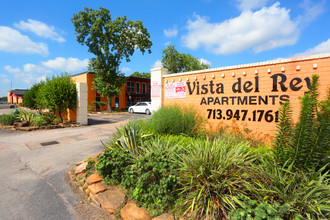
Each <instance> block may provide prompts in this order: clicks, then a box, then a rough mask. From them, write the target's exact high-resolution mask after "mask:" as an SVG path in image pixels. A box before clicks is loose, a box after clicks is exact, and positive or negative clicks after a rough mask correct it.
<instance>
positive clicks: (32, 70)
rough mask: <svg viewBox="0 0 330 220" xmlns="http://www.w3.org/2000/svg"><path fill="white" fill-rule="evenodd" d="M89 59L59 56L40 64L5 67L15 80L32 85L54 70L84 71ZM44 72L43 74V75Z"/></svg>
mask: <svg viewBox="0 0 330 220" xmlns="http://www.w3.org/2000/svg"><path fill="white" fill-rule="evenodd" d="M87 65H88V59H84V60H80V59H78V58H72V57H70V58H67V59H66V58H63V57H57V58H56V59H54V60H48V61H45V62H41V63H40V64H32V63H27V64H25V65H23V67H22V68H19V67H17V68H13V67H11V66H5V67H4V69H5V70H6V71H7V72H9V73H11V74H13V75H14V77H15V80H17V81H21V82H24V83H25V84H27V86H28V87H29V86H31V85H32V84H34V83H36V82H40V81H41V80H45V79H46V77H47V74H49V73H53V71H54V70H59V71H60V72H64V71H65V72H69V73H70V72H73V71H82V70H84V69H85V68H87ZM41 74H42V75H41Z"/></svg>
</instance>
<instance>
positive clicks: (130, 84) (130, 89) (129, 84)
mask: <svg viewBox="0 0 330 220" xmlns="http://www.w3.org/2000/svg"><path fill="white" fill-rule="evenodd" d="M134 84H135V83H134V82H127V88H126V90H127V92H128V93H134Z"/></svg>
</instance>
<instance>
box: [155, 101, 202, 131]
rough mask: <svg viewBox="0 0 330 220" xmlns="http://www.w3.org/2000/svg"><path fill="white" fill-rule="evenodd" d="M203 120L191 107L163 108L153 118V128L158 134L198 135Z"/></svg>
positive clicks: (174, 106)
mask: <svg viewBox="0 0 330 220" xmlns="http://www.w3.org/2000/svg"><path fill="white" fill-rule="evenodd" d="M202 125H203V119H202V117H201V116H200V115H198V113H197V111H196V110H194V109H193V108H191V107H180V106H178V105H173V106H163V107H161V108H160V109H159V110H158V111H156V112H155V113H154V114H153V116H152V118H151V126H152V128H153V130H154V131H155V133H158V134H173V135H180V134H184V135H187V136H195V135H197V133H198V131H199V129H201V127H202Z"/></svg>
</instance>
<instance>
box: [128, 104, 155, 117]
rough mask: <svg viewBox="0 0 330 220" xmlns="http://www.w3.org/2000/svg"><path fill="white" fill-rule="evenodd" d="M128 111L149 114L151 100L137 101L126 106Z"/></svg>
mask: <svg viewBox="0 0 330 220" xmlns="http://www.w3.org/2000/svg"><path fill="white" fill-rule="evenodd" d="M128 111H129V112H130V113H146V114H147V115H150V114H151V102H138V103H136V104H135V105H132V106H131V107H129V108H128Z"/></svg>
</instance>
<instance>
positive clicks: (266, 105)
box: [162, 54, 330, 134]
mask: <svg viewBox="0 0 330 220" xmlns="http://www.w3.org/2000/svg"><path fill="white" fill-rule="evenodd" d="M313 74H317V75H318V76H319V82H320V86H319V93H320V98H321V99H323V98H324V97H325V96H326V91H327V87H329V86H330V84H329V83H330V54H326V55H323V56H321V57H320V56H318V57H307V58H306V57H305V58H293V59H286V60H279V61H269V62H264V63H258V64H246V65H240V66H232V67H223V68H218V69H210V70H204V71H199V72H191V73H182V74H173V75H170V74H168V75H165V76H164V77H163V84H164V93H165V97H164V98H163V100H162V104H163V105H171V104H180V105H183V104H186V105H191V106H193V107H194V108H196V109H198V110H199V111H200V113H201V114H202V115H203V116H204V117H205V118H207V120H208V122H209V124H210V125H211V127H213V128H216V127H219V126H220V125H223V124H229V123H231V122H232V120H235V121H237V122H238V124H240V125H242V126H243V125H244V126H245V127H247V128H249V129H250V130H253V131H258V132H262V133H268V134H274V131H275V129H276V122H277V121H278V109H279V107H280V106H281V104H283V103H284V102H286V101H289V102H290V103H291V105H292V107H293V118H294V120H297V119H298V116H299V110H300V103H299V102H300V99H299V97H301V96H303V95H304V93H305V92H307V91H308V90H309V88H310V86H311V79H312V75H313Z"/></svg>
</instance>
